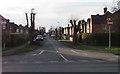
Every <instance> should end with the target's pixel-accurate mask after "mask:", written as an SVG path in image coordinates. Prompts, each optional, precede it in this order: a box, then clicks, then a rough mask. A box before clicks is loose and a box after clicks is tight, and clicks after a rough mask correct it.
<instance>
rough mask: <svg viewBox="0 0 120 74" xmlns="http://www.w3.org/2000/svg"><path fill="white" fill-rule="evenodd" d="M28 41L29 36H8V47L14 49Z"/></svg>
mask: <svg viewBox="0 0 120 74" xmlns="http://www.w3.org/2000/svg"><path fill="white" fill-rule="evenodd" d="M27 41H28V36H27V35H24V34H16V33H15V34H8V35H6V47H14V46H19V45H21V44H24V43H26V42H27Z"/></svg>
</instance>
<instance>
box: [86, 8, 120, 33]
mask: <svg viewBox="0 0 120 74" xmlns="http://www.w3.org/2000/svg"><path fill="white" fill-rule="evenodd" d="M119 14H120V10H118V11H116V12H115V13H113V14H112V13H110V12H109V11H107V8H104V14H103V15H99V14H97V15H91V18H88V19H87V27H86V28H87V33H108V25H107V19H108V18H111V19H112V20H113V25H112V26H111V32H112V33H116V32H119V29H118V28H119V24H120V22H119V21H120V19H119V18H118V17H119V16H120V15H119Z"/></svg>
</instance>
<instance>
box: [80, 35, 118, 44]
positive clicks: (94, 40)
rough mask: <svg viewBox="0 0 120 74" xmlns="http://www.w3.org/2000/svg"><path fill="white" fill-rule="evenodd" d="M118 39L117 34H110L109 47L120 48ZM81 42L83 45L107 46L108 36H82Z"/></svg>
mask: <svg viewBox="0 0 120 74" xmlns="http://www.w3.org/2000/svg"><path fill="white" fill-rule="evenodd" d="M119 38H120V34H119V33H112V34H111V45H112V46H120V42H119ZM82 40H83V43H84V44H89V45H101V46H108V41H109V34H108V33H94V34H88V33H87V34H82Z"/></svg>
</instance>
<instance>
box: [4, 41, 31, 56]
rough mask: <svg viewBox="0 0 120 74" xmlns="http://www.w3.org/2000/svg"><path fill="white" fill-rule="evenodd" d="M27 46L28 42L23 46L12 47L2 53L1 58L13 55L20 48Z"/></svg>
mask: <svg viewBox="0 0 120 74" xmlns="http://www.w3.org/2000/svg"><path fill="white" fill-rule="evenodd" d="M28 44H30V41H28V42H27V43H25V44H23V45H20V46H17V47H13V48H11V49H10V50H6V51H2V56H9V55H13V54H14V52H15V51H16V50H18V49H21V48H23V47H25V46H26V45H28Z"/></svg>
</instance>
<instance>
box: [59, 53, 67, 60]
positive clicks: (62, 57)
mask: <svg viewBox="0 0 120 74" xmlns="http://www.w3.org/2000/svg"><path fill="white" fill-rule="evenodd" d="M60 56H61V57H62V58H63V59H64V60H65V61H68V59H66V58H65V57H64V56H63V55H62V54H60Z"/></svg>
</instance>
